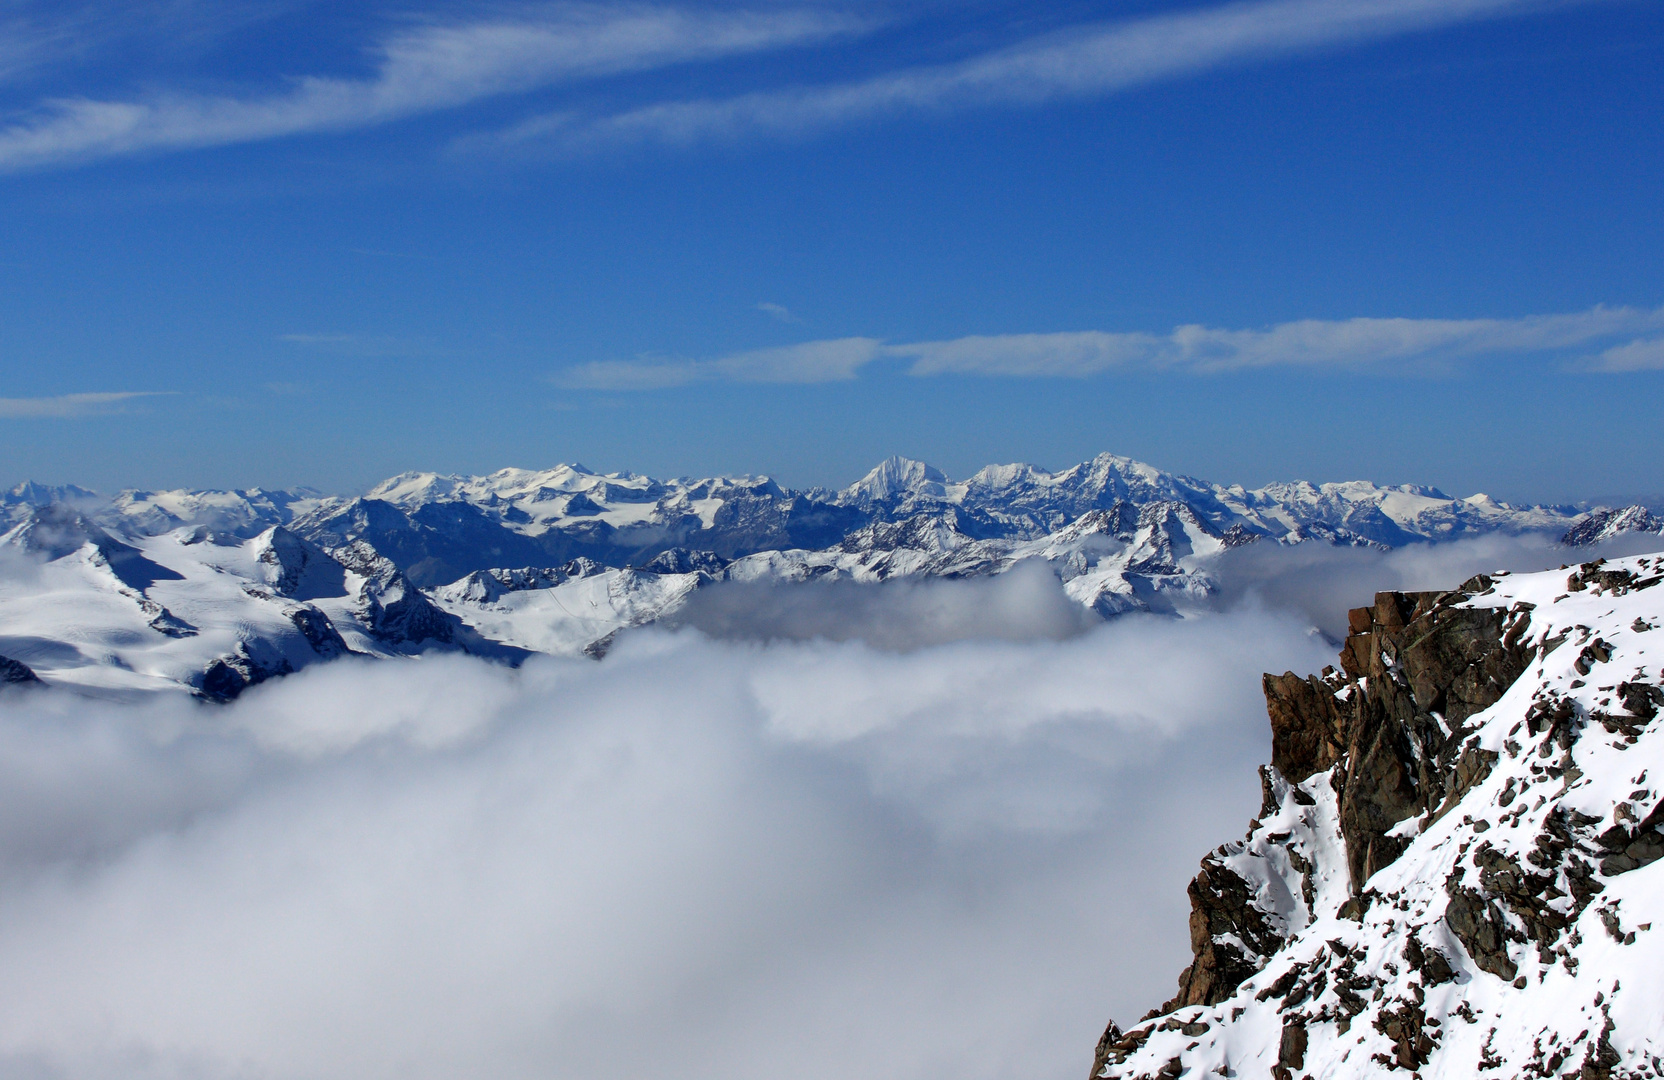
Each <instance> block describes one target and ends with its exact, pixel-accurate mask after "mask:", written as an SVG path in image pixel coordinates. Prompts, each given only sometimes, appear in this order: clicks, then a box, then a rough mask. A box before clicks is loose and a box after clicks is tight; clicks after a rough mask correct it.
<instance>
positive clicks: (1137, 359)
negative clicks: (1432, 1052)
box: [557, 306, 1664, 390]
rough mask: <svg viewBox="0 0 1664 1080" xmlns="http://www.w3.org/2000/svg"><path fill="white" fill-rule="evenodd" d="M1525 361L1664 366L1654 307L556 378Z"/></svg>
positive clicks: (946, 347)
mask: <svg viewBox="0 0 1664 1080" xmlns="http://www.w3.org/2000/svg"><path fill="white" fill-rule="evenodd" d="M1625 339H1627V340H1625ZM1614 341H1617V342H1618V343H1617V344H1612V343H1613V342H1614ZM1534 356H1562V357H1567V358H1568V359H1569V360H1570V362H1571V363H1573V364H1575V365H1576V366H1579V367H1582V368H1584V369H1587V370H1592V371H1604V372H1623V371H1636V370H1649V369H1657V368H1661V367H1664V308H1656V309H1653V310H1645V309H1638V308H1630V307H1604V306H1602V307H1594V308H1590V309H1589V310H1588V311H1579V312H1570V313H1567V314H1558V315H1530V316H1526V317H1524V318H1518V319H1402V318H1399V319H1377V318H1356V319H1340V320H1321V319H1302V320H1299V321H1296V322H1287V323H1279V324H1277V325H1275V326H1271V327H1268V328H1264V329H1245V330H1226V329H1216V328H1212V327H1206V326H1195V325H1188V326H1180V327H1176V328H1174V329H1173V330H1172V331H1171V332H1170V333H1167V334H1152V333H1145V332H1139V331H1132V332H1121V333H1111V332H1104V331H1097V330H1088V331H1081V332H1066V333H1051V334H996V335H974V336H968V337H962V338H953V339H951V340H947V341H921V342H913V343H911V344H886V343H884V342H882V341H880V340H878V339H875V338H859V337H857V338H840V339H836V340H829V341H810V342H804V343H802V344H799V345H791V346H786V347H783V348H776V349H764V350H758V351H755V352H744V353H736V354H733V355H730V356H725V357H720V358H717V359H714V360H674V361H664V360H657V359H653V358H646V359H641V360H618V361H605V362H600V363H593V364H585V365H580V366H577V367H573V368H569V369H567V370H566V371H565V372H563V373H562V374H561V375H559V376H558V377H557V379H558V381H560V382H562V383H564V384H565V385H569V386H574V387H588V388H594V389H610V390H628V389H650V388H658V387H665V386H683V385H687V384H689V383H697V382H720V381H728V382H772V383H817V382H835V381H844V380H848V379H853V378H855V377H857V375H859V373H860V372H861V370H862V369H864V368H866V367H869V366H870V365H872V364H874V363H877V362H879V361H883V360H888V361H891V362H897V363H900V364H901V365H902V367H903V370H905V371H906V372H907V373H908V374H910V375H914V376H918V377H927V376H936V375H974V376H993V377H1005V378H1054V379H1055V378H1064V379H1082V378H1090V377H1092V376H1095V375H1102V374H1106V373H1112V372H1151V371H1160V372H1182V373H1191V374H1202V375H1205V374H1213V373H1219V372H1229V371H1245V370H1261V369H1266V368H1294V369H1304V370H1310V371H1325V370H1327V371H1346V372H1368V373H1377V374H1406V373H1418V372H1419V373H1433V372H1439V371H1444V370H1450V369H1452V368H1455V367H1458V366H1460V365H1463V364H1466V363H1471V362H1473V361H1476V360H1479V359H1482V358H1486V357H1534Z"/></svg>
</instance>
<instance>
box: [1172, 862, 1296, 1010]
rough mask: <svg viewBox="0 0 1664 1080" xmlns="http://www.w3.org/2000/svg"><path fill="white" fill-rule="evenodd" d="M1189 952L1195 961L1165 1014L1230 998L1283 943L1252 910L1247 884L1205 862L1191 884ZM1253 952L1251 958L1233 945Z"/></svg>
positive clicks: (1222, 867) (1217, 865) (1228, 870)
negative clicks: (1233, 942) (1240, 945)
mask: <svg viewBox="0 0 1664 1080" xmlns="http://www.w3.org/2000/svg"><path fill="white" fill-rule="evenodd" d="M1189 893H1190V949H1191V952H1192V954H1193V955H1194V956H1195V960H1194V961H1193V962H1192V963H1191V965H1190V966H1189V967H1187V968H1185V969H1184V972H1183V973H1182V974H1180V976H1179V992H1178V994H1177V995H1176V996H1175V997H1174V998H1173V999H1172V1000H1171V1001H1169V1002H1167V1004H1165V1005H1163V1006H1162V1007H1161V1010H1160V1011H1161V1012H1163V1013H1168V1012H1172V1011H1173V1010H1174V1009H1179V1008H1183V1007H1184V1006H1186V1005H1214V1004H1217V1003H1219V1002H1221V1001H1224V1000H1225V999H1226V998H1228V997H1230V996H1231V994H1232V993H1233V992H1235V990H1236V988H1237V987H1238V986H1240V985H1242V982H1243V980H1244V979H1247V978H1248V977H1249V976H1251V975H1253V974H1254V972H1256V971H1258V970H1259V969H1260V967H1261V965H1263V964H1264V963H1265V958H1266V957H1267V956H1270V955H1271V954H1272V953H1274V952H1276V951H1277V949H1278V947H1280V946H1281V945H1282V943H1283V939H1282V936H1281V935H1280V934H1278V933H1277V931H1276V929H1275V928H1274V927H1273V926H1272V925H1271V924H1270V922H1268V921H1267V919H1266V917H1265V915H1264V913H1263V912H1261V911H1260V910H1259V908H1257V907H1255V906H1254V904H1253V899H1254V894H1253V890H1252V889H1251V888H1250V887H1249V885H1248V883H1247V882H1246V881H1244V880H1242V878H1241V877H1240V876H1239V875H1238V874H1237V873H1236V872H1235V871H1234V870H1232V869H1231V868H1230V867H1228V866H1225V865H1223V864H1220V863H1217V862H1212V861H1209V860H1204V861H1203V863H1202V872H1201V873H1199V874H1197V875H1196V877H1195V878H1194V879H1193V880H1192V881H1191V882H1190V887H1189ZM1222 938H1229V939H1234V940H1236V941H1241V942H1243V943H1244V944H1246V945H1247V946H1248V948H1250V949H1252V950H1254V955H1248V954H1246V953H1244V952H1243V950H1242V949H1241V948H1239V947H1238V946H1237V945H1235V944H1232V942H1231V941H1230V940H1221V939H1222Z"/></svg>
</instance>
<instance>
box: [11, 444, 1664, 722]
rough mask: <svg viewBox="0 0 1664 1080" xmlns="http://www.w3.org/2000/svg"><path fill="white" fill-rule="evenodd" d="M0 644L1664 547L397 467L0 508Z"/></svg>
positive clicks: (1370, 488)
mask: <svg viewBox="0 0 1664 1080" xmlns="http://www.w3.org/2000/svg"><path fill="white" fill-rule="evenodd" d="M0 521H4V522H5V525H4V528H5V532H4V534H3V535H0V552H4V551H6V550H10V551H12V552H14V553H17V554H21V555H23V556H25V558H23V559H21V560H18V561H17V564H16V565H17V568H18V569H17V570H16V572H15V573H10V574H8V575H6V579H5V580H4V581H3V582H0V655H3V656H5V657H7V658H10V659H11V660H12V661H13V662H15V663H18V664H20V665H22V666H24V667H25V668H26V669H27V670H29V671H30V672H32V673H33V674H35V675H37V676H38V677H40V678H42V679H44V680H45V681H46V682H48V683H67V684H71V685H76V686H79V687H81V688H83V689H85V690H89V691H93V692H99V693H111V694H126V693H134V692H142V691H146V690H152V689H158V688H161V689H174V690H185V691H188V692H192V693H196V694H198V695H201V696H204V697H209V698H214V699H222V700H223V699H226V698H230V697H234V696H236V694H237V693H239V692H240V691H241V690H242V689H244V688H245V687H247V686H249V685H252V684H254V683H257V682H260V681H262V680H264V679H266V678H270V677H272V676H274V675H279V674H283V673H285V672H288V671H292V670H296V669H298V668H300V667H302V666H305V665H306V664H309V663H315V662H318V661H320V660H329V659H334V658H336V657H339V656H346V655H350V654H361V655H364V656H392V655H406V654H410V653H415V652H421V651H424V650H426V649H433V648H442V649H462V650H466V651H469V652H473V653H478V654H480V655H485V656H490V657H494V658H498V659H502V660H506V661H508V662H515V661H517V660H518V659H521V658H523V657H524V656H526V655H528V654H529V653H533V652H543V653H553V654H557V655H576V654H588V655H591V656H599V655H601V654H602V653H604V652H605V650H606V649H607V647H608V646H609V644H610V642H611V641H612V640H613V637H614V635H616V634H617V633H618V632H619V631H620V630H623V629H626V628H628V627H632V626H640V625H644V624H646V623H650V622H653V621H656V620H658V619H660V618H662V617H663V616H665V615H667V614H669V613H671V612H674V611H675V610H677V609H678V608H679V607H680V606H681V605H682V604H683V603H684V602H685V601H686V599H687V598H688V596H689V595H691V593H692V592H693V591H694V590H696V589H699V588H702V587H704V586H707V585H710V584H712V583H714V582H718V581H746V582H780V583H797V582H804V581H809V580H818V579H852V580H856V581H882V580H886V579H889V578H896V577H905V578H919V577H946V578H954V577H977V576H984V575H989V574H997V573H1001V572H1003V571H1005V570H1008V569H1010V568H1011V567H1012V566H1014V565H1017V564H1018V563H1021V562H1025V561H1027V560H1032V559H1040V560H1044V561H1045V562H1046V563H1047V564H1049V566H1050V567H1051V568H1052V570H1053V571H1054V572H1055V573H1056V574H1057V576H1058V577H1059V578H1060V579H1061V580H1062V582H1063V584H1064V588H1065V589H1066V591H1067V592H1068V595H1069V596H1070V597H1072V598H1073V599H1074V600H1076V601H1077V602H1079V603H1080V604H1081V605H1082V606H1083V607H1085V608H1087V609H1089V610H1091V611H1092V612H1095V613H1096V614H1098V615H1100V616H1102V617H1112V616H1115V615H1118V614H1121V613H1123V612H1127V611H1173V610H1176V609H1178V608H1180V607H1182V606H1183V605H1184V604H1185V603H1187V602H1189V601H1193V600H1195V599H1196V598H1198V597H1205V596H1206V595H1207V594H1209V593H1210V592H1212V591H1213V590H1214V589H1215V588H1216V582H1215V580H1214V578H1213V577H1212V576H1211V574H1210V567H1211V566H1212V565H1213V564H1214V563H1215V562H1216V561H1217V559H1218V558H1219V556H1220V555H1221V554H1222V553H1223V552H1225V551H1227V550H1229V549H1231V548H1233V547H1240V546H1242V545H1245V544H1250V543H1256V542H1259V543H1276V544H1283V545H1289V544H1300V543H1308V542H1316V543H1323V544H1338V545H1352V546H1372V547H1378V548H1394V547H1402V546H1405V545H1408V544H1419V543H1431V542H1438V541H1444V540H1452V539H1458V538H1463V537H1471V536H1476V535H1482V534H1487V533H1496V532H1502V533H1511V534H1518V533H1527V532H1540V533H1547V534H1551V535H1556V536H1562V537H1563V539H1565V540H1566V541H1567V542H1572V543H1575V542H1593V541H1596V540H1601V539H1607V538H1610V537H1611V536H1613V535H1616V534H1618V533H1622V532H1625V531H1647V532H1652V531H1660V530H1664V524H1661V523H1660V522H1659V521H1658V520H1657V519H1656V518H1653V517H1652V516H1651V514H1650V512H1649V511H1647V510H1646V509H1645V508H1643V507H1630V508H1624V509H1621V510H1605V509H1601V510H1596V511H1595V512H1593V513H1584V512H1581V511H1580V510H1579V509H1577V508H1574V507H1557V506H1511V505H1508V504H1506V503H1501V502H1497V501H1495V500H1493V499H1491V498H1489V497H1488V496H1485V495H1474V496H1470V497H1468V498H1453V497H1451V496H1448V495H1446V494H1444V493H1443V492H1440V491H1438V490H1436V489H1433V488H1426V487H1415V486H1408V485H1401V486H1391V487H1383V486H1378V485H1375V484H1371V483H1366V482H1353V483H1338V484H1321V485H1319V484H1311V483H1306V482H1303V481H1296V482H1292V483H1278V484H1270V485H1267V486H1265V487H1262V488H1257V489H1246V488H1244V487H1242V486H1240V485H1232V486H1225V485H1220V484H1215V483H1210V482H1206V481H1202V480H1197V479H1195V478H1192V477H1187V476H1180V475H1176V474H1172V473H1167V472H1163V471H1161V470H1159V469H1156V468H1154V467H1152V466H1150V465H1146V464H1143V463H1141V462H1137V461H1133V460H1131V459H1129V458H1124V457H1117V456H1114V455H1110V454H1103V455H1099V456H1098V457H1096V458H1093V459H1092V460H1090V461H1087V462H1083V463H1081V464H1079V465H1076V466H1074V467H1072V468H1069V469H1065V470H1063V471H1061V472H1055V473H1054V472H1048V471H1046V470H1044V469H1040V468H1037V467H1035V466H1032V465H1024V464H1017V465H993V466H988V467H987V468H984V469H982V470H980V471H978V472H977V473H975V474H973V475H972V476H970V477H968V478H966V479H964V480H960V481H955V480H950V479H948V478H947V477H946V476H945V475H944V474H943V473H941V472H940V471H939V470H937V469H935V468H933V467H931V466H929V465H927V464H925V463H923V462H919V461H913V460H910V459H907V458H900V457H895V458H890V459H889V460H887V461H884V462H882V463H881V464H879V465H878V466H877V467H875V468H874V469H872V470H871V471H870V472H868V473H867V474H866V475H865V476H863V477H862V478H861V479H859V480H857V481H856V482H855V483H853V484H851V485H849V486H848V487H845V488H843V489H840V490H836V491H831V490H826V489H818V488H817V489H810V490H806V491H795V490H791V489H787V488H782V487H781V486H779V485H778V484H776V483H775V482H774V481H773V480H771V479H769V478H768V477H762V476H756V477H754V476H744V477H714V478H705V479H689V478H680V479H674V480H655V479H652V478H650V477H646V476H641V475H637V474H634V473H605V474H599V473H595V472H592V471H590V470H588V469H585V468H583V467H582V466H579V465H560V466H557V467H555V468H553V469H548V470H543V471H529V470H523V469H504V470H501V471H498V472H495V473H492V474H490V475H488V476H448V475H440V474H436V473H403V474H400V475H398V476H395V477H392V478H390V479H388V480H386V481H383V482H382V483H380V484H377V485H375V486H374V487H373V488H371V489H370V490H369V491H367V492H365V493H364V494H363V495H360V496H352V497H346V496H334V495H325V494H323V493H320V492H317V491H312V490H308V489H295V490H283V491H268V490H262V489H257V488H256V489H245V490H232V491H196V490H171V491H142V490H129V491H123V492H121V493H119V494H118V495H116V496H114V497H113V498H107V499H106V498H103V497H101V496H99V495H97V494H95V493H93V492H91V491H88V490H86V489H83V488H77V487H44V486H41V485H38V484H33V483H24V484H20V485H19V486H18V487H16V488H14V489H13V490H12V491H11V492H9V493H7V494H6V495H4V496H0Z"/></svg>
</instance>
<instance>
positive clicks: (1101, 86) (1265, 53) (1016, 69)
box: [463, 0, 1550, 149]
mask: <svg viewBox="0 0 1664 1080" xmlns="http://www.w3.org/2000/svg"><path fill="white" fill-rule="evenodd" d="M1549 6H1550V3H1548V2H1547V0H1250V2H1238V3H1230V4H1223V5H1218V6H1214V7H1210V8H1204V9H1202V10H1192V11H1186V12H1183V13H1179V14H1170V15H1158V16H1153V17H1148V18H1142V19H1133V20H1123V21H1118V22H1108V23H1092V24H1086V25H1081V26H1075V27H1071V28H1069V29H1068V30H1065V31H1062V32H1058V33H1053V34H1048V35H1045V36H1042V37H1039V38H1036V39H1033V40H1030V41H1026V42H1023V43H1020V44H1018V45H1014V46H1010V47H1007V48H1004V49H999V50H996V51H993V52H989V53H985V54H983V55H980V56H974V57H970V58H967V59H964V60H960V61H957V62H954V63H948V64H940V65H931V66H923V67H915V68H909V69H904V70H900V71H894V72H889V73H886V74H882V75H877V76H874V77H871V78H866V79H862V80H858V81H851V82H844V83H836V84H828V85H821V86H809V87H794V88H787V89H771V90H765V91H760V92H754V93H748V94H741V95H736V96H732V97H726V98H705V99H697V100H681V101H663V102H657V103H653V104H650V105H645V106H641V107H637V108H632V109H628V110H623V111H619V112H616V113H612V114H610V115H604V116H599V117H589V118H584V117H579V116H577V115H575V114H573V113H570V112H564V113H554V114H550V115H548V116H541V117H534V118H531V119H529V120H526V121H524V122H522V123H520V124H518V125H516V126H514V127H512V128H510V129H508V130H506V131H504V132H501V133H500V134H498V135H497V136H495V137H494V140H495V142H496V143H497V144H499V145H504V146H511V145H516V144H536V143H545V144H551V145H554V146H557V147H563V148H568V149H575V148H583V147H589V146H595V145H604V144H612V143H641V142H656V143H663V144H671V145H685V144H690V143H695V142H701V141H705V140H711V139H719V140H720V139H734V138H740V137H743V136H746V135H750V134H775V135H793V134H799V133H803V132H806V131H813V130H817V129H822V128H826V127H831V126H836V125H841V124H848V123H854V122H857V121H860V120H864V119H869V118H872V117H875V116H882V115H893V114H900V113H917V112H925V111H942V110H948V109H956V108H965V107H975V106H990V105H994V106H1033V105H1039V104H1043V103H1046V102H1050V101H1056V100H1063V99H1080V98H1090V97H1101V96H1104V95H1108V94H1113V93H1116V92H1119V91H1124V90H1128V89H1132V88H1134V87H1138V86H1144V85H1148V84H1150V83H1155V82H1160V81H1165V80H1170V79H1177V78H1182V77H1185V76H1189V75H1196V74H1199V73H1202V72H1205V71H1208V70H1212V69H1215V68H1220V67H1226V66H1230V65H1236V64H1246V63H1251V62H1255V61H1264V60H1272V59H1277V58H1280V57H1285V56H1290V55H1296V54H1299V53H1304V52H1310V51H1313V50H1318V49H1325V48H1336V47H1341V46H1346V45H1356V44H1361V43H1364V42H1368V41H1372V40H1378V39H1383V38H1390V37H1395V36H1400V35H1403V34H1409V33H1413V32H1416V31H1425V30H1432V29H1436V28H1439V27H1443V26H1449V25H1453V24H1458V23H1464V22H1473V21H1477V20H1482V19H1494V18H1502V17H1506V16H1513V15H1522V14H1527V13H1530V12H1535V11H1540V10H1543V9H1545V8H1547V7H1549ZM482 141H490V140H482V139H480V138H479V137H473V138H470V139H466V140H464V141H463V145H473V146H478V145H480V144H481V143H482Z"/></svg>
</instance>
